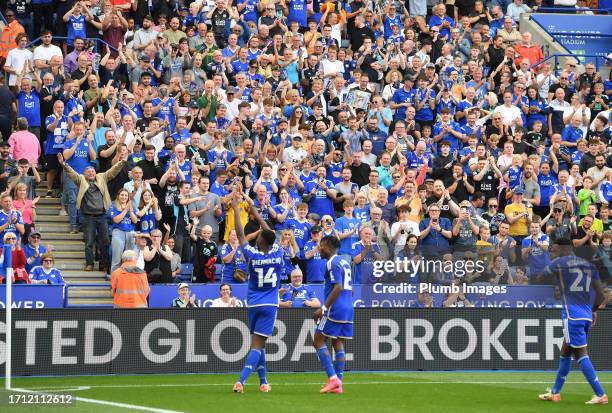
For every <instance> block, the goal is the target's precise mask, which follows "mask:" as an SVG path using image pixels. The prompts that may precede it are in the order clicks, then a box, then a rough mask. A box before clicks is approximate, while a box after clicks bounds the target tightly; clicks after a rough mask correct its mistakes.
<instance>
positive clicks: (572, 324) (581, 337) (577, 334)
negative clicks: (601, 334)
mask: <svg viewBox="0 0 612 413" xmlns="http://www.w3.org/2000/svg"><path fill="white" fill-rule="evenodd" d="M590 328H591V322H590V321H588V320H569V319H567V318H564V319H563V338H564V339H565V343H566V344H567V345H568V346H570V347H572V348H580V347H586V346H587V338H588V335H589V329H590Z"/></svg>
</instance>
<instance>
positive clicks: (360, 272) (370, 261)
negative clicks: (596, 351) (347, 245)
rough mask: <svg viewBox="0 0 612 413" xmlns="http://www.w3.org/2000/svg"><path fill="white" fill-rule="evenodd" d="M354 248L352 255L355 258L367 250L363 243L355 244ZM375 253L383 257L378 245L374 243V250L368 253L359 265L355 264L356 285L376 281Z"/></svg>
mask: <svg viewBox="0 0 612 413" xmlns="http://www.w3.org/2000/svg"><path fill="white" fill-rule="evenodd" d="M352 247H353V252H352V254H351V255H352V256H353V257H356V256H357V255H359V254H361V252H362V251H363V250H364V249H365V245H363V242H362V241H359V242H356V243H354V244H353V245H352ZM374 252H376V253H377V254H381V255H382V252H381V251H380V247H379V246H378V244H377V243H375V242H372V249H371V250H370V251H368V253H367V254H366V255H365V256H364V257H363V259H362V260H361V262H360V263H359V264H355V284H363V283H366V282H374V281H375V278H374V277H373V275H372V274H373V273H374V261H376V258H374Z"/></svg>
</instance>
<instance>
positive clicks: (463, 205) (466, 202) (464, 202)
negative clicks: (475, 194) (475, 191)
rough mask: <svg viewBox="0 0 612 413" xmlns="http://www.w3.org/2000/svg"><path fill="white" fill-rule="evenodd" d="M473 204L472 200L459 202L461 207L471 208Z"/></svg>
mask: <svg viewBox="0 0 612 413" xmlns="http://www.w3.org/2000/svg"><path fill="white" fill-rule="evenodd" d="M471 205H472V204H470V201H461V202H460V203H459V206H460V207H467V208H469V207H470V206H471Z"/></svg>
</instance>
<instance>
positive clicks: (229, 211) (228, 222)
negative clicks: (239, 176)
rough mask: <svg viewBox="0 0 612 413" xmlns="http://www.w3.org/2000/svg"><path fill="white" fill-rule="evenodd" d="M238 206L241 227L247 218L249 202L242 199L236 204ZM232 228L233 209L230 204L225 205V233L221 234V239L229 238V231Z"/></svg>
mask: <svg viewBox="0 0 612 413" xmlns="http://www.w3.org/2000/svg"><path fill="white" fill-rule="evenodd" d="M238 207H239V208H240V222H241V223H242V228H244V226H245V225H246V223H247V221H248V220H249V203H248V202H247V201H242V202H241V203H239V204H238ZM232 229H234V209H233V208H232V204H229V205H226V206H225V234H224V235H223V239H224V240H225V241H227V240H228V238H229V232H230V231H231V230H232Z"/></svg>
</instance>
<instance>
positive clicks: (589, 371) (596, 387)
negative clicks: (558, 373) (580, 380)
mask: <svg viewBox="0 0 612 413" xmlns="http://www.w3.org/2000/svg"><path fill="white" fill-rule="evenodd" d="M578 365H579V366H580V370H582V374H584V377H585V378H586V379H587V381H588V382H589V384H590V385H591V387H592V388H593V391H594V392H595V394H596V395H597V396H598V397H601V396H603V395H604V394H606V392H604V389H603V387H601V384H599V379H598V378H597V373H595V369H594V368H593V363H591V359H590V358H589V356H583V357H581V358H580V359H579V360H578Z"/></svg>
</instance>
